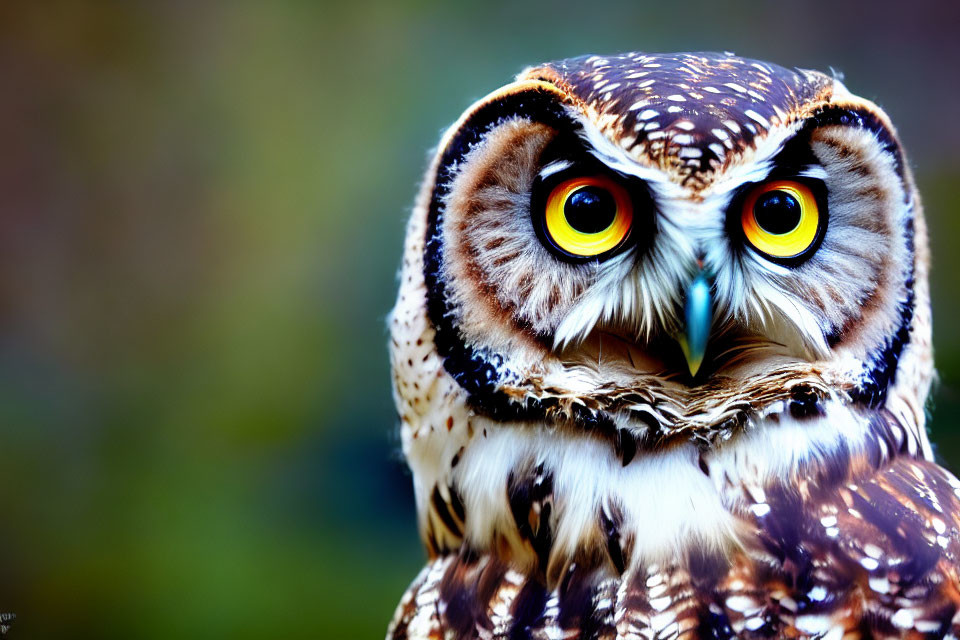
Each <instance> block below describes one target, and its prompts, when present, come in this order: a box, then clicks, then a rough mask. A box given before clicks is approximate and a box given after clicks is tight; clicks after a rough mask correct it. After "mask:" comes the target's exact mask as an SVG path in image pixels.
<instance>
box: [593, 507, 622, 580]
mask: <svg viewBox="0 0 960 640" xmlns="http://www.w3.org/2000/svg"><path fill="white" fill-rule="evenodd" d="M607 511H608V509H604V508H603V507H601V508H600V512H599V514H598V519H599V521H600V530H601V531H602V532H603V537H604V538H605V539H606V541H607V555H608V556H610V561H611V562H613V566H614V567H616V569H617V573H619V574H621V575H622V574H623V571H624V569H625V568H626V562H625V561H624V557H623V548H622V547H621V546H620V527H622V526H623V513H622V512H621V510H620V508H619V507H617V506H615V505H610V507H609V514H608V513H607Z"/></svg>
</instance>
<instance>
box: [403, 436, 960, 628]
mask: <svg viewBox="0 0 960 640" xmlns="http://www.w3.org/2000/svg"><path fill="white" fill-rule="evenodd" d="M854 466H855V465H854ZM869 467H870V472H869V473H866V474H864V475H863V476H862V477H856V476H852V477H851V476H849V475H848V474H843V475H842V476H840V477H837V478H834V479H833V481H832V482H829V481H827V482H824V483H823V484H819V485H818V484H814V483H812V482H809V483H801V484H800V485H798V486H788V485H783V484H776V485H772V486H768V487H766V488H765V489H764V490H762V491H760V492H759V494H760V495H756V496H755V499H754V502H753V505H752V506H751V508H749V509H747V510H746V511H745V512H744V513H743V514H741V516H740V517H741V523H742V525H743V527H744V530H745V531H746V532H748V533H747V534H746V535H744V536H743V538H742V546H741V548H739V549H737V550H735V551H734V552H733V553H731V554H728V555H726V556H723V555H711V554H709V553H701V552H698V550H696V549H692V550H691V551H690V552H689V554H688V556H687V557H686V558H682V559H678V561H676V562H675V563H673V564H670V565H657V564H650V565H646V566H635V567H628V568H627V569H626V570H625V571H624V572H623V573H622V574H620V573H618V572H616V571H613V570H611V569H610V565H609V564H606V563H601V562H599V561H598V559H597V558H590V557H582V558H578V559H576V560H575V561H572V562H570V563H569V565H568V566H567V568H566V569H565V571H564V573H563V576H562V578H561V579H560V581H559V583H558V584H556V585H555V586H553V587H552V588H550V587H548V586H547V584H546V582H545V581H544V579H543V577H542V576H539V575H537V574H536V573H530V574H523V573H520V572H518V571H516V570H514V569H512V568H511V567H510V566H509V564H508V562H507V561H504V560H503V559H501V558H499V557H498V556H497V555H494V554H489V553H488V554H482V555H480V554H475V553H473V552H471V551H470V550H469V549H466V548H463V549H461V550H460V551H459V552H455V553H450V554H447V555H443V556H439V557H436V558H435V559H433V560H432V561H431V562H430V564H428V566H427V567H426V568H425V569H424V570H423V572H421V574H420V575H419V576H418V577H417V579H416V580H415V581H414V582H413V584H412V585H411V586H410V588H409V590H408V591H407V593H406V595H405V596H404V598H403V601H402V602H401V604H400V607H399V608H398V610H397V613H396V616H395V619H394V620H393V622H392V624H391V625H390V629H389V632H388V635H387V637H388V638H390V639H392V640H413V639H426V638H491V639H493V638H497V639H511V640H521V639H530V640H541V639H543V640H546V639H548V638H550V639H553V638H584V639H588V638H589V639H594V638H597V639H607V638H609V639H611V640H612V639H614V638H616V639H618V640H619V639H624V640H626V639H630V640H633V639H637V640H639V639H644V640H652V639H668V638H669V639H674V638H675V639H681V638H682V639H684V640H693V639H699V638H703V639H708V638H709V639H724V638H829V639H840V638H845V639H855V638H942V637H960V615H958V610H960V576H958V571H957V554H958V553H960V482H958V481H957V479H956V478H954V477H953V476H952V475H951V474H950V473H948V472H947V471H945V470H943V469H942V468H940V467H938V466H937V465H936V464H934V463H932V462H929V461H926V460H921V459H917V458H913V457H910V456H906V455H905V456H901V457H897V458H895V459H893V461H892V462H889V463H887V464H885V465H883V466H881V467H879V468H874V467H873V466H872V465H869ZM753 493H754V494H756V493H758V492H757V490H753ZM652 526H655V525H652Z"/></svg>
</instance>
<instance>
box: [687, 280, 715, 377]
mask: <svg viewBox="0 0 960 640" xmlns="http://www.w3.org/2000/svg"><path fill="white" fill-rule="evenodd" d="M683 316H684V317H683V320H684V327H683V334H682V335H681V336H680V348H681V349H683V355H684V356H686V358H687V366H688V367H689V368H690V375H691V376H694V377H696V375H697V371H699V370H700V365H701V364H703V356H704V354H705V353H706V351H707V342H708V341H709V339H710V325H711V324H713V297H712V295H711V293H710V278H709V277H707V274H706V273H705V272H704V271H703V270H702V269H701V271H700V272H699V273H698V274H697V276H696V277H695V278H694V279H693V281H692V282H691V283H690V286H689V287H687V295H686V300H685V301H684V307H683Z"/></svg>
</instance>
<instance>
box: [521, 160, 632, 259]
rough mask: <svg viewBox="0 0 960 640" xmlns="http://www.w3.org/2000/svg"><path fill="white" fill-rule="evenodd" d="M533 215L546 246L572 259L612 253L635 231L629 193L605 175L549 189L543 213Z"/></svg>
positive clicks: (593, 257)
mask: <svg viewBox="0 0 960 640" xmlns="http://www.w3.org/2000/svg"><path fill="white" fill-rule="evenodd" d="M533 215H534V219H535V221H539V222H540V224H538V225H537V227H538V232H539V235H540V236H541V239H542V240H543V241H544V243H545V244H546V245H547V247H548V248H549V249H551V250H553V251H554V252H555V253H557V254H558V255H560V256H561V257H564V258H568V259H571V260H587V259H597V258H599V257H600V256H604V255H609V254H611V253H612V252H614V251H616V250H617V249H619V248H620V247H622V246H623V245H624V243H625V242H626V241H627V239H628V238H629V237H630V231H631V229H632V228H633V202H632V200H631V198H630V194H629V193H628V192H627V190H626V189H625V188H624V187H623V186H621V185H619V184H617V183H616V182H615V181H614V180H612V179H611V178H609V177H607V176H604V175H592V176H577V177H574V178H569V179H566V180H563V181H562V182H560V183H558V184H556V185H555V186H554V187H553V188H552V189H551V190H550V193H549V194H548V195H547V197H546V200H545V202H544V204H543V211H542V212H537V211H536V210H535V211H534V212H533ZM541 215H542V218H540V219H539V220H537V219H538V218H539V216H541Z"/></svg>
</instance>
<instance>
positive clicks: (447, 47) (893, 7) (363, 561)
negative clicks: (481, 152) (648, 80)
mask: <svg viewBox="0 0 960 640" xmlns="http://www.w3.org/2000/svg"><path fill="white" fill-rule="evenodd" d="M958 25H960V4H958V3H954V2H929V3H927V2H913V3H909V4H903V3H894V2H869V3H867V2H863V3H853V2H837V1H835V0H834V1H831V2H801V1H800V0H794V1H793V2H790V3H787V2H766V1H764V2H743V1H733V2H718V1H711V2H703V1H700V0H685V1H684V2H682V3H673V2H664V1H661V2H658V3H651V2H641V1H638V0H625V1H623V2H610V1H607V0H591V1H590V2H575V1H572V0H558V1H556V2H532V3H523V4H520V3H517V2H510V1H500V0H497V1H493V0H491V1H486V2H477V3H473V4H460V3H451V2H443V1H439V0H436V1H435V0H415V1H410V2H400V1H397V0H372V1H368V0H356V1H353V2H345V3H336V4H334V3H325V2H312V3H311V2H269V3H268V2H261V3H254V2H250V3H243V2H234V3H216V2H211V3H197V2H186V1H182V2H174V1H171V2H133V1H131V2H98V3H90V4H85V3H80V2H45V3H31V2H22V3H18V2H11V3H6V2H5V3H3V4H2V5H0V87H2V89H0V610H4V611H14V612H16V613H17V614H18V616H19V620H18V621H17V623H16V625H15V626H14V628H13V630H12V631H11V633H10V637H11V638H15V639H16V638H67V637H72V638H80V637H91V638H124V639H139V638H171V637H179V638H194V637H196V638H235V639H236V638H379V637H382V634H383V631H384V628H385V625H386V622H387V620H388V619H389V617H390V615H391V613H392V610H393V607H394V605H395V604H396V602H397V600H398V598H399V596H400V594H401V592H402V591H403V589H404V588H405V586H406V584H407V582H408V581H409V580H410V579H411V578H412V577H413V575H414V574H415V572H416V571H417V570H418V568H419V566H420V565H421V562H422V560H423V555H422V552H421V550H420V548H419V544H418V541H417V535H416V531H415V523H414V518H413V504H412V494H411V490H410V480H409V477H408V475H407V474H406V472H405V471H404V467H403V465H402V463H401V461H400V456H399V453H398V440H397V437H396V434H395V414H394V411H393V408H392V402H391V398H390V388H389V374H388V368H387V354H386V341H387V336H386V324H385V316H386V314H387V312H388V310H389V308H390V306H391V304H392V301H393V296H394V288H395V282H394V279H395V272H396V267H397V266H398V264H399V257H400V247H401V239H402V232H403V226H404V220H405V218H406V216H407V213H408V210H409V207H410V204H411V202H412V199H413V196H414V193H415V185H416V183H417V181H418V179H419V177H420V173H421V171H422V170H423V168H424V167H425V165H426V162H427V150H428V149H429V148H430V147H432V146H433V145H434V144H436V142H437V140H438V138H439V135H440V132H441V130H442V128H443V127H444V126H445V125H446V124H448V123H450V122H452V121H453V120H454V119H455V118H456V117H457V116H458V115H459V113H460V112H461V111H462V110H463V109H464V108H465V107H467V106H468V105H469V104H470V102H471V101H472V100H474V99H476V98H478V97H480V96H482V95H483V94H485V93H486V92H488V91H490V90H492V89H493V88H495V87H497V86H498V85H500V84H502V83H504V82H505V81H507V80H508V79H509V78H510V77H511V76H512V75H513V74H515V73H516V72H518V71H519V70H520V69H522V68H523V67H524V66H525V65H527V64H532V63H535V62H538V61H541V60H547V59H552V58H558V57H567V56H571V55H577V54H582V53H609V52H617V51H619V50H626V49H642V50H651V51H658V50H659V51H663V50H691V49H694V50H695V49H727V50H733V51H735V52H737V53H740V54H742V55H749V56H753V57H760V58H765V59H769V60H772V61H775V62H779V63H782V64H785V65H791V66H792V65H798V66H805V67H813V68H819V69H824V70H828V69H830V68H833V69H836V70H837V71H839V72H843V73H844V74H845V75H846V80H847V84H848V86H849V87H850V88H851V89H853V90H854V91H855V92H858V93H860V94H862V95H865V96H867V97H870V98H873V99H875V100H877V101H878V102H879V103H880V104H882V105H883V106H885V107H886V108H887V110H888V111H889V112H890V113H891V115H892V116H893V119H894V121H895V122H896V123H897V124H898V125H899V128H900V132H901V134H902V137H903V140H904V142H905V144H906V146H907V148H908V150H909V152H910V154H911V155H910V159H911V163H912V165H913V166H914V168H915V171H916V174H917V177H918V179H919V183H920V185H921V189H922V191H923V193H924V195H925V198H926V205H927V209H928V212H929V218H930V224H931V228H932V237H933V248H934V255H935V269H934V310H935V317H936V348H937V361H938V365H939V370H940V374H941V383H940V385H939V387H938V390H937V392H936V396H935V406H934V413H933V415H934V419H933V423H932V430H933V434H934V437H935V439H936V440H937V441H938V443H939V447H940V448H939V452H940V454H941V456H942V458H943V459H944V460H945V461H946V462H947V463H948V464H949V465H951V466H953V467H954V469H957V468H958V466H960V335H958V331H957V327H958V311H960V293H958V290H957V285H958V283H960V275H958V269H960V250H958V248H957V244H958V241H960V200H958V197H957V189H958V185H960V120H958V118H957V116H956V108H957V104H958V99H960V81H958V75H957V71H956V70H957V68H958V65H960V44H958V43H960V40H958V39H957V38H956V28H957V26H958Z"/></svg>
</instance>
